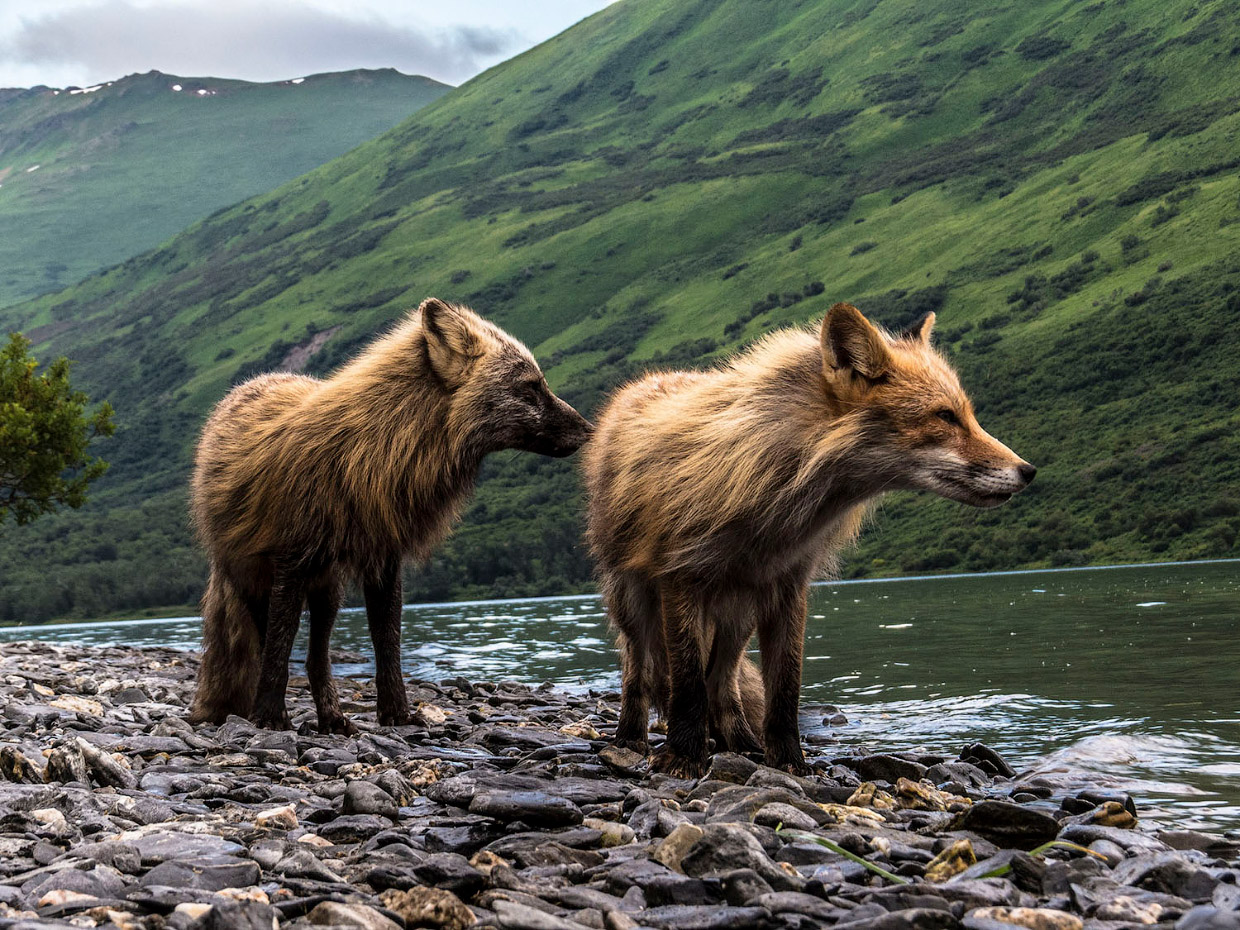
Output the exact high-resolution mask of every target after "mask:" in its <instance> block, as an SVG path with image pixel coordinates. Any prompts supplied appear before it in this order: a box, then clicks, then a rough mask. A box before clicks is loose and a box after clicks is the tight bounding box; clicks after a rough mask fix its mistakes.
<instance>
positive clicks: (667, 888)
mask: <svg viewBox="0 0 1240 930" xmlns="http://www.w3.org/2000/svg"><path fill="white" fill-rule="evenodd" d="M719 890H720V885H719V882H718V881H711V882H707V881H704V880H703V879H700V878H689V877H688V876H686V875H680V874H679V873H676V872H670V873H667V874H664V875H655V876H652V877H651V878H650V880H649V881H647V882H646V883H645V884H644V885H642V893H643V894H644V895H645V896H646V902H647V904H648V905H649V906H650V907H666V906H669V905H673V904H676V905H699V904H714V903H716V902H718V900H719V898H720V897H721V895H720V894H719V893H718V892H719Z"/></svg>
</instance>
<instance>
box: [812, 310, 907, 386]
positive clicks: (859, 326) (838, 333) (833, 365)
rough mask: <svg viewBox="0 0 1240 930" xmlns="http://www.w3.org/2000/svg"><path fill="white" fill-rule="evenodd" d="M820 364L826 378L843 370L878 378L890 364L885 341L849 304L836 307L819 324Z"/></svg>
mask: <svg viewBox="0 0 1240 930" xmlns="http://www.w3.org/2000/svg"><path fill="white" fill-rule="evenodd" d="M822 363H823V368H824V370H825V372H826V374H827V375H828V376H830V375H831V374H832V373H833V371H838V370H840V369H847V370H850V371H855V372H856V373H857V374H859V375H861V376H863V377H865V378H870V379H874V378H879V377H882V375H883V373H884V372H885V371H887V369H888V368H889V367H890V365H891V353H890V352H888V350H887V340H886V338H884V336H883V334H882V333H880V332H879V331H878V330H877V329H876V328H875V327H874V324H872V323H871V322H870V321H869V320H867V319H866V318H865V317H864V316H862V314H861V311H860V310H858V309H857V308H856V307H854V306H853V305H852V304H836V305H835V306H834V307H832V308H831V309H830V310H828V311H827V316H826V318H825V319H824V320H823V321H822Z"/></svg>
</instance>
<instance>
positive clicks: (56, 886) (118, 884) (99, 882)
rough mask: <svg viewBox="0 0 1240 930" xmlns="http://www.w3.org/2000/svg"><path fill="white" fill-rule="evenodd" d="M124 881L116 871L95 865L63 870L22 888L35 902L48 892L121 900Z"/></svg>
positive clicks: (123, 892) (124, 887) (124, 886)
mask: <svg viewBox="0 0 1240 930" xmlns="http://www.w3.org/2000/svg"><path fill="white" fill-rule="evenodd" d="M126 887H127V886H126V884H125V879H124V878H123V877H122V875H121V874H120V872H118V871H116V869H112V868H109V867H108V866H106V865H97V866H95V867H94V868H93V869H89V870H85V871H83V870H79V869H64V870H62V871H60V872H55V873H53V874H51V875H49V876H47V877H46V878H43V879H42V880H39V879H35V880H33V881H32V883H31V886H30V887H29V888H27V887H25V886H23V887H22V892H23V894H25V895H26V896H27V897H29V898H32V899H35V900H37V899H38V898H41V897H42V896H43V895H45V894H47V893H48V892H49V891H74V892H77V893H79V894H85V895H91V896H92V897H96V898H121V897H124V895H125V890H126Z"/></svg>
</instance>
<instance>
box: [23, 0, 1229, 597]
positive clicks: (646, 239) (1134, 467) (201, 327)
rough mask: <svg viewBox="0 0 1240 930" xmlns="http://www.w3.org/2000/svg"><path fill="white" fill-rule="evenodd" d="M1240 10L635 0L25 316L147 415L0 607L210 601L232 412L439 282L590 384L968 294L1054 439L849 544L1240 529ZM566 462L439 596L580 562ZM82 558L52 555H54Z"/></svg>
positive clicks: (1003, 561) (544, 471)
mask: <svg viewBox="0 0 1240 930" xmlns="http://www.w3.org/2000/svg"><path fill="white" fill-rule="evenodd" d="M1238 17H1240V14H1238V13H1237V10H1236V8H1235V7H1234V6H1233V5H1231V4H1229V3H1226V2H1223V0H1216V2H1193V3H1190V2H1170V3H1168V2H1154V0H1126V2H1124V0H1100V2H1093V3H1082V2H1069V0H1030V2H1027V3H1022V4H1007V3H997V2H979V3H974V4H969V5H968V9H967V10H965V9H962V7H961V5H960V4H959V3H957V2H954V0H881V2H880V0H804V2H800V3H774V2H769V0H766V2H755V0H710V2H702V0H640V2H639V0H628V2H621V3H618V4H615V5H613V6H611V7H608V8H607V9H605V10H604V11H602V12H601V13H599V14H597V15H595V16H593V17H591V18H590V19H588V20H586V21H584V22H583V23H581V24H579V25H578V26H576V27H574V28H573V29H571V30H569V31H567V32H565V33H563V34H561V35H560V36H557V37H556V38H555V39H553V40H551V41H549V42H547V43H545V44H543V45H541V46H539V47H537V48H535V49H533V50H531V51H529V52H526V53H525V54H523V55H520V56H518V57H517V58H515V59H513V60H511V61H509V62H506V63H505V64H503V65H501V66H499V67H497V68H494V69H492V70H491V71H488V72H486V73H485V74H483V75H481V76H479V77H477V78H475V79H474V80H472V81H470V82H468V83H467V84H465V85H463V86H461V87H460V88H457V89H456V90H454V91H452V92H451V93H449V94H447V95H445V96H444V97H443V98H441V99H440V100H438V101H437V102H436V103H434V104H432V105H430V106H428V107H427V108H426V109H424V110H422V111H420V112H419V113H418V114H416V115H415V116H413V117H412V118H410V119H409V120H407V121H405V122H404V123H402V124H401V125H400V126H398V127H397V128H395V129H393V130H392V131H390V132H388V133H386V134H384V135H383V136H381V137H379V138H377V139H375V140H374V141H372V142H369V143H367V144H365V145H363V146H361V147H359V148H358V149H356V150H354V151H352V152H350V153H348V154H347V155H345V156H344V157H342V158H340V159H337V160H336V161H333V162H331V163H329V164H327V165H325V166H323V167H321V168H318V169H316V170H314V171H312V172H310V173H309V174H307V175H305V176H303V177H301V178H299V179H297V180H295V181H293V182H291V183H289V184H286V185H284V186H283V187H280V188H278V189H276V190H274V191H272V192H270V193H268V194H265V195H263V196H259V197H255V198H253V199H251V200H249V201H247V202H245V203H243V204H239V205H237V206H235V207H231V208H228V209H226V210H223V211H220V212H219V213H217V214H216V215H214V216H212V217H210V218H209V219H207V220H206V221H204V222H202V223H199V224H197V225H195V226H193V227H191V228H190V229H188V230H186V231H185V232H184V233H182V234H181V235H179V236H177V237H176V238H175V239H173V240H171V241H170V242H168V243H167V244H166V245H164V246H163V247H161V248H159V249H157V250H155V251H152V252H149V253H147V254H145V255H142V256H140V257H137V258H133V259H130V260H128V261H126V262H125V263H124V264H123V265H121V266H119V267H117V268H114V269H111V270H109V271H108V272H106V273H103V274H99V275H96V276H94V277H92V278H90V279H88V280H86V281H84V282H82V283H81V284H80V285H78V286H76V287H73V288H70V289H68V290H66V291H63V292H61V293H59V294H56V295H54V296H48V297H44V298H41V299H39V300H37V301H33V302H30V303H26V304H23V305H21V306H19V307H15V308H10V309H9V310H7V311H0V323H6V324H8V325H14V324H16V325H20V326H22V327H24V328H26V329H27V330H32V329H34V330H35V331H36V332H38V333H40V334H43V335H44V340H43V342H42V343H41V345H39V346H38V347H37V348H38V349H39V351H40V352H42V353H43V354H44V355H49V354H59V353H64V354H68V355H69V356H70V357H72V358H75V359H77V360H78V368H77V369H76V371H77V374H76V377H77V378H78V380H79V381H80V382H81V383H82V384H83V386H84V387H86V388H87V389H88V390H90V391H91V392H92V394H93V395H95V396H98V397H101V398H102V397H107V398H108V399H110V400H111V401H112V403H113V405H114V406H115V407H116V410H117V415H116V419H117V422H118V424H119V425H120V429H119V431H118V435H117V437H116V438H115V439H113V440H110V441H109V444H108V445H107V446H106V447H105V446H104V445H103V444H100V449H99V452H100V454H103V455H104V456H105V457H106V458H108V459H110V460H111V461H112V462H113V463H114V467H113V470H112V472H111V473H110V474H109V476H108V477H107V478H106V479H105V480H104V481H102V482H100V484H99V490H98V492H97V494H96V503H95V505H94V506H93V507H92V508H91V510H89V511H87V512H83V513H79V514H68V515H63V516H58V517H55V518H49V519H46V520H44V521H41V522H39V523H37V524H34V525H33V526H32V527H30V528H29V529H27V530H24V531H22V532H20V533H16V532H12V531H10V532H9V533H8V534H7V535H6V536H5V537H4V539H3V540H2V541H0V576H2V577H4V578H5V579H6V581H5V585H4V588H3V592H2V593H0V619H35V618H40V617H47V616H57V615H69V614H84V615H95V614H100V613H103V612H106V611H109V610H117V609H128V608H133V607H137V606H145V605H150V604H168V603H184V602H187V601H189V600H191V599H192V598H193V597H194V596H196V594H197V592H198V591H199V590H200V588H201V585H202V581H203V566H202V563H201V561H200V558H199V557H198V556H197V555H196V554H195V553H194V551H193V548H192V545H191V543H190V542H189V537H188V533H187V531H186V528H185V520H184V493H185V491H184V486H185V475H186V473H187V469H188V462H189V456H190V449H191V446H192V442H193V439H194V435H195V433H196V431H197V429H198V426H199V424H200V422H201V419H202V417H203V415H204V414H205V412H206V411H207V410H208V409H209V407H210V406H211V404H212V403H214V402H215V401H216V400H217V399H218V398H219V397H220V396H221V395H222V394H223V393H224V391H225V390H226V389H227V387H228V385H229V384H230V383H232V382H235V381H237V380H238V379H241V378H243V377H245V376H247V375H249V374H251V373H253V372H255V371H260V370H264V369H268V368H273V367H278V366H284V367H297V366H298V365H299V364H301V362H302V360H303V359H305V360H306V362H305V367H306V369H307V370H309V371H311V372H322V371H325V370H328V369H329V368H330V367H332V366H333V365H335V364H337V363H338V362H339V361H340V360H342V359H344V358H346V357H347V356H348V355H349V354H350V353H351V352H352V351H354V350H355V349H356V348H357V347H358V346H359V345H361V344H362V343H363V342H364V341H365V340H367V339H368V338H369V337H370V336H371V335H372V334H373V333H374V332H375V331H376V330H378V329H381V328H382V327H383V326H384V325H386V324H387V323H388V322H389V321H390V320H391V319H393V318H394V317H395V316H396V315H397V314H398V313H400V312H401V311H402V309H403V308H406V307H408V306H410V305H413V304H414V303H416V301H417V300H418V299H419V298H421V297H422V296H424V295H427V294H436V295H439V296H442V297H449V298H455V299H459V300H464V301H468V302H470V303H471V304H473V305H474V306H475V307H476V308H478V309H479V310H481V311H482V312H484V313H486V314H489V315H490V316H492V317H493V318H495V319H496V320H498V321H499V322H501V323H502V324H503V325H505V326H507V327H509V328H510V329H512V330H513V331H514V332H516V333H518V334H519V335H521V336H522V337H523V338H524V339H526V340H527V342H529V343H530V344H531V345H532V346H534V347H535V349H536V352H537V353H538V354H539V356H540V357H541V358H542V360H543V361H544V363H545V364H546V366H547V367H548V369H549V377H550V380H551V381H552V383H553V385H554V386H556V387H557V388H559V389H561V390H562V391H563V392H564V394H565V396H567V397H568V398H569V399H571V400H573V401H574V402H575V403H577V404H578V405H579V406H580V407H581V408H582V409H583V410H586V411H589V410H591V409H593V408H594V407H595V406H596V405H597V404H598V402H599V400H600V398H601V397H602V396H603V394H604V392H605V390H606V389H608V388H609V387H610V386H613V385H615V384H617V383H619V382H621V381H622V380H624V379H625V378H627V377H630V376H632V375H633V374H634V373H636V372H638V371H641V370H643V369H645V368H647V367H650V366H656V365H671V364H676V365H685V364H704V363H709V362H710V361H711V360H712V359H713V358H716V357H718V356H719V355H721V354H724V353H726V352H728V351H731V350H732V349H734V348H735V347H737V346H739V345H741V344H743V343H744V342H746V341H748V340H751V339H753V338H754V337H756V336H758V335H760V334H761V333H762V332H764V331H766V330H767V329H769V328H771V327H775V326H779V325H785V324H789V323H797V322H802V321H807V320H812V319H815V318H817V317H819V316H820V315H821V314H822V313H823V311H824V310H825V309H826V308H827V306H829V305H830V304H831V303H832V302H834V301H836V300H841V299H847V300H851V301H853V302H855V303H857V304H858V305H860V306H861V307H862V308H863V309H865V310H867V311H868V312H870V313H871V314H872V315H873V316H875V317H876V318H877V319H879V320H882V321H885V322H887V323H888V324H890V325H892V326H899V325H901V324H903V323H905V322H907V321H910V320H912V319H914V318H915V317H916V316H917V315H919V314H920V313H921V312H922V311H924V310H926V309H935V310H937V311H938V312H939V317H940V323H939V330H938V332H939V339H940V342H941V344H942V345H944V346H945V347H947V348H948V350H949V351H950V352H951V353H952V354H953V355H954V356H955V358H956V359H957V362H958V364H959V365H960V367H961V369H962V372H963V374H964V377H965V380H966V384H968V385H969V386H970V387H971V389H972V391H973V393H974V395H975V398H976V400H977V402H978V408H979V414H980V416H981V419H982V422H983V424H984V425H986V426H987V427H988V428H989V429H990V430H991V431H992V432H994V433H995V434H996V435H997V436H999V437H1000V438H1002V439H1003V440H1004V441H1005V442H1007V443H1009V444H1010V445H1012V446H1013V447H1014V448H1016V449H1017V450H1018V451H1019V452H1020V453H1021V454H1022V455H1024V456H1025V457H1026V458H1028V459H1029V460H1031V461H1033V462H1034V463H1036V464H1037V465H1039V466H1040V468H1041V470H1040V472H1039V477H1038V480H1037V482H1036V483H1035V484H1034V486H1033V487H1032V488H1031V489H1030V491H1029V492H1028V493H1027V494H1024V495H1022V496H1021V497H1020V498H1018V499H1017V500H1015V501H1014V502H1013V503H1012V504H1010V505H1008V506H1006V507H1004V508H1001V509H998V510H994V511H986V512H977V511H972V510H967V509H964V508H962V507H960V506H957V505H952V504H948V503H946V502H944V501H940V500H936V499H931V498H929V497H927V496H921V497H913V496H897V497H893V498H892V499H891V501H890V502H889V503H888V505H887V506H886V507H885V508H884V509H883V511H882V512H881V513H880V515H879V517H878V518H877V520H876V523H875V525H874V526H872V527H871V528H870V529H869V530H868V531H867V533H866V534H865V536H864V538H863V540H862V543H861V545H860V547H859V548H858V549H857V550H856V551H855V552H854V553H853V555H852V556H851V558H850V560H849V562H848V563H847V570H848V571H849V572H850V573H852V574H863V573H885V574H893V573H904V572H914V571H933V570H947V569H957V570H981V569H995V568H1015V567H1020V566H1038V565H1065V564H1081V563H1086V562H1114V561H1126V560H1133V559H1169V558H1193V557H1208V556H1223V555H1235V554H1237V551H1238V550H1237V535H1238V533H1240V503H1238V499H1237V492H1236V490H1235V489H1236V488H1237V486H1238V483H1237V479H1238V478H1240V466H1238V465H1237V464H1236V463H1237V461H1238V460H1240V455H1238V454H1237V453H1240V449H1238V448H1237V445H1238V443H1237V440H1236V438H1235V437H1236V433H1237V417H1238V415H1237V413H1236V408H1235V399H1236V397H1237V396H1240V390H1238V389H1240V345H1238V344H1237V343H1238V342H1240V336H1238V335H1237V333H1238V332H1240V327H1237V325H1236V323H1237V318H1238V317H1240V257H1237V256H1238V255H1240V252H1238V250H1237V245H1240V170H1238V169H1240V154H1238V149H1237V145H1236V138H1237V131H1238V130H1240V112H1237V111H1238V110H1240V28H1238V27H1240V23H1238V22H1237V19H1238ZM578 493H579V492H578V489H577V483H576V479H575V476H574V474H573V471H572V465H571V463H569V464H565V463H561V462H552V461H548V460H541V459H538V458H536V457H533V456H528V455H515V454H514V455H506V456H500V457H497V458H496V459H495V460H494V461H493V462H492V463H491V465H490V467H489V468H488V469H487V472H486V480H485V481H484V483H483V485H482V487H481V488H480V491H479V494H478V497H477V499H476V501H475V503H474V505H473V506H472V508H471V509H470V511H469V513H468V516H467V518H466V520H465V523H464V525H463V526H462V527H461V529H460V530H459V532H458V533H457V534H456V536H455V537H453V539H452V540H451V541H450V543H449V544H448V545H447V546H446V547H445V548H444V549H443V551H442V552H441V553H440V554H439V555H437V556H436V557H435V558H434V559H433V560H432V563H431V564H430V565H429V566H427V567H426V568H425V569H424V570H421V571H418V572H415V573H413V575H412V577H411V587H410V592H411V596H416V597H444V596H450V595H462V594H475V595H476V594H525V593H530V594H532V593H552V592H556V591H562V590H567V589H570V588H573V587H579V586H581V585H584V584H588V579H589V562H588V559H587V557H586V555H585V553H584V552H583V551H582V549H581V547H580V545H579V532H580V526H579V516H578V515H579V499H578ZM49 579H51V581H49Z"/></svg>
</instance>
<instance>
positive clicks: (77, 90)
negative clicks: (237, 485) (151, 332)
mask: <svg viewBox="0 0 1240 930" xmlns="http://www.w3.org/2000/svg"><path fill="white" fill-rule="evenodd" d="M447 90H449V88H448V86H447V85H445V84H440V83H439V82H437V81H433V80H431V79H430V78H424V77H412V76H409V75H405V74H400V73H398V72H396V71H393V70H391V69H386V70H382V71H348V72H342V73H334V74H315V75H311V76H309V77H305V78H295V79H293V80H290V81H278V82H275V83H271V84H254V83H250V82H248V81H232V80H223V79H219V78H186V77H177V76H176V75H171V74H160V73H159V72H158V71H151V72H148V73H147V74H133V75H130V76H129V77H125V78H121V79H120V80H117V81H109V82H107V83H105V84H99V85H96V86H93V87H72V88H63V89H55V88H50V87H32V88H29V89H21V90H17V89H0V305H3V304H6V303H13V302H14V301H16V300H19V299H24V298H28V297H31V296H33V295H36V294H41V293H46V292H48V291H53V290H59V289H60V288H62V287H64V286H65V285H67V284H72V283H73V282H75V281H78V280H80V279H82V278H83V277H85V276H86V275H87V274H89V273H91V272H93V271H97V270H98V269H99V268H102V267H104V266H106V265H112V264H115V263H117V262H120V261H124V260H125V259H126V258H129V257H130V256H131V255H136V254H138V253H139V252H143V251H146V250H147V249H149V248H151V247H153V246H155V245H157V244H158V243H160V242H162V241H163V240H164V239H167V238H168V237H169V236H171V235H173V234H174V233H177V232H179V231H180V230H182V229H184V228H185V227H186V226H188V225H189V224H190V223H192V222H194V221H196V220H200V219H202V218H203V217H205V216H207V215H208V214H209V213H211V212H213V211H214V210H217V209H219V208H220V207H223V206H227V205H229V204H232V203H236V202H237V201H238V200H241V199H243V198H245V197H251V196H253V195H255V194H260V193H263V192H264V191H267V190H270V189H271V188H273V187H275V186H277V185H279V184H282V183H284V182H285V181H288V180H289V179H291V178H295V177H297V176H298V175H300V174H304V173H305V172H307V171H309V170H310V169H311V168H314V167H316V166H318V165H321V164H323V163H324V162H326V161H330V160H331V159H333V158H335V157H336V156H338V155H341V154H343V153H344V152H346V151H348V150H349V149H351V148H353V147H354V146H356V145H358V144H359V143H361V142H364V141H366V140H367V139H370V138H372V137H374V136H376V135H378V134H379V133H381V132H383V131H384V130H386V129H390V128H391V127H392V126H394V125H396V124H397V123H398V122H400V121H401V120H403V119H404V118H405V117H407V116H409V114H411V113H413V112H414V111H415V110H417V109H418V108H419V107H422V106H425V105H426V104H428V103H430V102H431V101H432V100H435V99H436V98H438V97H439V96H440V95H442V94H443V93H444V92H445V91H447Z"/></svg>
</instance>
